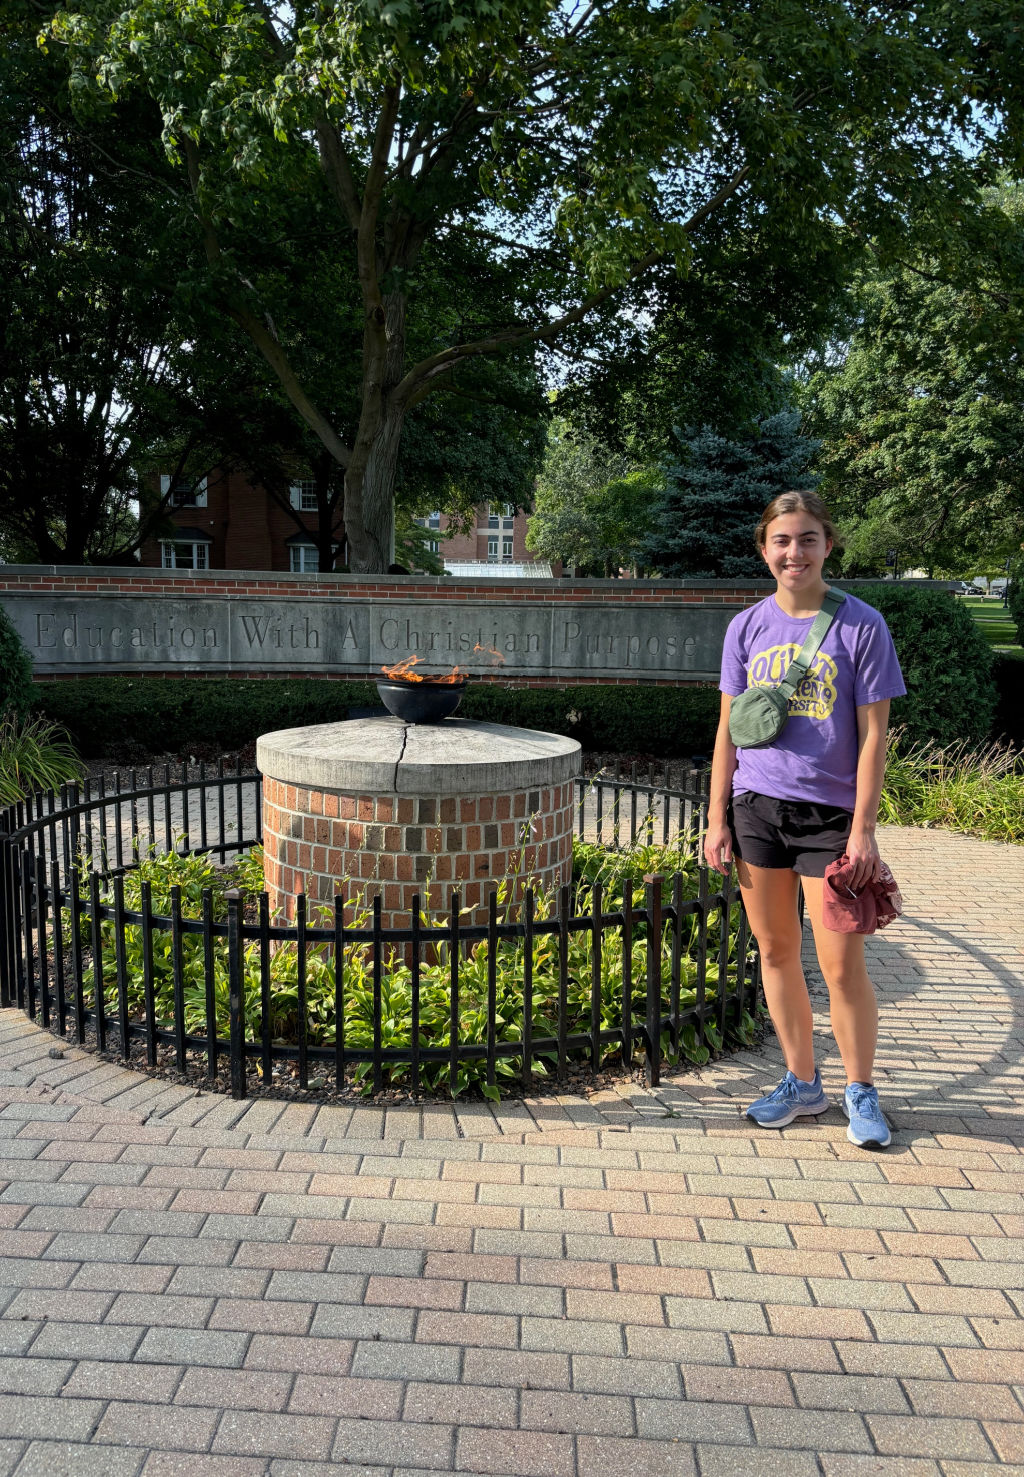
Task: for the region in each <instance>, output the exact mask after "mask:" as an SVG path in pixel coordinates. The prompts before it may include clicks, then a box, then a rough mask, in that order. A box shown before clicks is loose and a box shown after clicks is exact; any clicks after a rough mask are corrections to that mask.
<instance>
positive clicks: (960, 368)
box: [805, 187, 1024, 574]
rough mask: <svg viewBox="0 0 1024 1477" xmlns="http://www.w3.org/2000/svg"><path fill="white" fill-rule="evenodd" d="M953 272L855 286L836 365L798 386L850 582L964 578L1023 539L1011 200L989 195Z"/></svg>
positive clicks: (1019, 331)
mask: <svg viewBox="0 0 1024 1477" xmlns="http://www.w3.org/2000/svg"><path fill="white" fill-rule="evenodd" d="M973 232H974V239H973V240H971V239H968V241H967V242H965V244H964V248H963V250H962V253H961V256H962V259H961V261H960V262H959V263H958V264H957V265H956V266H949V265H946V264H944V263H942V262H941V261H938V260H936V259H935V258H934V257H927V256H924V255H922V254H918V255H916V256H915V257H913V258H912V259H911V260H910V261H909V262H907V263H905V264H900V265H897V266H894V267H892V268H890V269H888V270H883V269H881V268H876V269H875V270H874V271H872V272H871V273H869V274H868V275H866V276H865V277H864V278H863V279H862V281H861V283H860V287H859V291H858V293H857V316H856V321H855V324H854V327H853V331H852V335H851V338H850V341H849V344H848V346H847V348H846V350H845V352H844V353H843V354H842V356H841V358H840V360H839V362H838V364H835V365H832V366H827V367H824V368H821V369H819V370H818V371H817V372H816V373H815V374H814V375H813V376H812V377H811V378H810V381H809V383H808V385H807V387H806V392H805V399H806V403H807V407H808V413H809V416H810V421H811V425H812V428H813V430H814V431H815V433H816V434H818V435H820V436H821V437H822V438H823V442H824V448H823V452H822V456H821V459H820V463H819V465H820V468H821V472H822V487H821V492H822V495H823V496H824V497H825V499H826V501H827V502H829V504H830V506H831V507H832V510H833V513H834V514H835V515H836V517H837V518H838V519H839V522H840V524H841V527H842V530H843V533H844V542H845V544H846V557H845V558H844V564H843V569H844V572H846V573H849V574H872V573H881V572H882V569H883V567H884V555H885V551H886V549H887V548H888V547H897V548H898V549H899V550H900V557H901V563H902V565H903V566H904V567H909V566H911V565H914V564H923V565H924V566H925V567H926V568H927V569H928V570H929V571H932V570H934V569H937V568H938V569H943V570H948V571H951V572H953V573H957V574H960V573H966V572H968V571H969V570H971V569H972V568H973V567H974V566H975V565H976V564H978V562H979V561H982V560H987V561H989V562H992V561H996V560H997V561H998V562H999V563H1001V561H1002V559H1003V557H1005V555H1007V554H1009V553H1012V552H1014V551H1015V550H1017V549H1019V548H1020V545H1021V542H1022V539H1024V357H1022V352H1021V351H1022V349H1024V291H1022V290H1021V285H1020V284H1021V280H1022V275H1024V192H1022V191H1021V189H1020V188H1019V187H1015V188H1014V189H1009V188H1006V189H1003V190H1002V191H999V192H992V193H991V194H990V195H989V196H988V197H987V199H986V202H985V205H984V207H983V208H982V209H981V210H980V211H979V212H978V216H977V219H976V221H975V222H974V224H973Z"/></svg>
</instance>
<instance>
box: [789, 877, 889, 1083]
mask: <svg viewBox="0 0 1024 1477" xmlns="http://www.w3.org/2000/svg"><path fill="white" fill-rule="evenodd" d="M803 884H804V897H805V899H806V901H807V912H808V915H809V917H810V920H811V927H812V928H813V930H814V946H815V948H816V949H817V951H818V963H819V964H820V965H821V972H822V974H823V975H824V976H825V983H826V985H828V995H829V1007H830V1011H831V1018H832V1034H833V1036H835V1038H836V1045H837V1046H838V1047H839V1055H840V1056H841V1057H842V1059H843V1066H844V1067H845V1068H846V1080H847V1081H848V1082H870V1081H871V1073H872V1071H873V1070H874V1065H875V1048H876V1047H877V1045H878V1002H877V1000H876V999H875V990H874V986H873V985H872V983H871V980H870V979H869V978H868V970H867V964H866V962H865V959H864V937H863V935H862V934H859V933H833V932H832V930H831V929H828V928H826V927H825V926H824V923H823V922H822V890H823V882H822V879H821V878H820V877H804V878H803Z"/></svg>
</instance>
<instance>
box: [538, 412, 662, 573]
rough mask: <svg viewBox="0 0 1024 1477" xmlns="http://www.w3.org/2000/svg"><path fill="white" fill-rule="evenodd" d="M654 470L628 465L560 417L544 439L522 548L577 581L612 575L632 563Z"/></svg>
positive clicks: (646, 517)
mask: <svg viewBox="0 0 1024 1477" xmlns="http://www.w3.org/2000/svg"><path fill="white" fill-rule="evenodd" d="M659 480H660V479H659V476H658V472H657V469H656V468H651V469H646V468H642V467H636V466H631V464H630V462H629V460H628V458H626V457H625V456H623V455H622V454H621V453H618V452H614V451H611V450H610V449H609V448H608V447H607V446H605V445H604V444H603V443H602V442H601V441H600V440H598V438H597V437H596V436H592V435H591V434H590V433H589V432H588V431H586V430H583V429H581V428H580V427H578V426H573V425H572V424H571V423H570V422H569V421H567V420H566V419H565V418H564V417H560V418H559V419H558V420H556V421H554V422H553V423H552V425H551V427H550V429H549V432H548V444H547V451H546V453H545V456H544V461H543V464H542V466H541V469H540V473H539V475H538V477H537V482H536V491H535V493H534V500H533V509H534V511H533V517H532V518H531V519H530V526H529V531H528V533H527V539H526V542H527V546H528V547H529V548H531V549H534V550H536V552H537V553H538V554H541V555H542V556H543V557H544V558H545V559H550V560H560V561H561V562H562V563H563V564H565V565H567V566H569V567H571V568H573V569H574V570H575V571H576V573H577V574H578V575H588V574H592V575H597V576H601V575H612V574H614V573H616V572H617V571H618V568H619V566H620V565H626V566H632V565H634V564H635V563H636V562H637V557H638V551H639V550H640V548H641V547H642V546H643V544H644V541H645V537H646V535H647V533H648V528H649V524H650V519H651V511H652V503H653V501H654V499H655V498H656V496H657V491H658V485H659Z"/></svg>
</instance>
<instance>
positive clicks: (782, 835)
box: [729, 790, 853, 877]
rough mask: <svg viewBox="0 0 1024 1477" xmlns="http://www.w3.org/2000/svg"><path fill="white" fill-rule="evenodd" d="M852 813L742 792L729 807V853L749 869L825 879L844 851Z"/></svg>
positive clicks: (802, 801)
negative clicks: (731, 851)
mask: <svg viewBox="0 0 1024 1477" xmlns="http://www.w3.org/2000/svg"><path fill="white" fill-rule="evenodd" d="M852 823H853V812H852V811H850V810H840V809H838V808H837V807H836V806H834V805H814V804H812V803H811V802H810V801H809V800H775V799H773V798H772V796H771V795H755V794H754V793H753V792H752V791H750V790H747V791H744V792H743V793H742V794H740V795H734V796H733V798H732V804H731V805H730V806H729V829H730V830H731V831H732V844H733V852H734V854H735V855H736V856H738V857H740V858H741V859H742V860H743V861H745V862H747V863H749V865H750V866H752V867H776V868H779V869H782V868H784V867H785V868H789V870H790V871H793V872H798V873H799V874H800V876H801V877H824V875H825V868H826V867H827V866H828V864H829V862H834V861H835V860H836V859H837V858H838V857H841V856H842V855H843V852H844V851H845V850H846V842H847V838H848V837H849V835H850V826H851V825H852Z"/></svg>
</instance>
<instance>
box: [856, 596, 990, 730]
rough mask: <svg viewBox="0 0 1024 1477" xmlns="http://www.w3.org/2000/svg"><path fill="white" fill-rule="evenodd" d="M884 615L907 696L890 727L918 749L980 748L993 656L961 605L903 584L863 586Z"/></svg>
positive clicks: (894, 709) (897, 703)
mask: <svg viewBox="0 0 1024 1477" xmlns="http://www.w3.org/2000/svg"><path fill="white" fill-rule="evenodd" d="M856 593H857V595H858V596H859V597H860V598H861V599H862V600H865V601H867V603H868V604H869V605H873V606H874V607H875V609H876V610H880V611H881V612H882V614H883V615H884V616H885V619H886V621H887V622H888V625H889V630H890V631H891V632H892V637H893V640H894V641H895V643H896V651H897V653H898V655H899V659H900V666H901V667H902V668H903V678H904V681H905V682H906V685H907V696H906V697H903V698H897V699H896V700H895V702H894V703H893V705H892V725H893V727H894V728H897V727H898V728H901V729H902V731H903V736H904V742H905V743H906V744H908V745H913V744H928V743H934V744H940V745H941V744H952V743H956V742H964V743H967V744H980V743H983V742H984V740H985V739H987V738H988V737H989V735H990V733H991V732H992V721H993V718H994V716H995V709H996V697H997V694H996V684H995V681H994V679H993V675H992V653H991V652H990V650H989V648H988V644H987V642H986V641H985V638H984V636H983V635H982V634H981V631H980V630H979V629H978V626H977V625H976V623H975V622H974V620H973V618H972V617H971V614H970V611H969V610H967V609H966V607H965V606H964V605H963V603H962V602H961V601H958V600H956V599H954V597H953V596H952V595H951V594H949V593H947V592H946V591H944V590H933V589H914V588H913V587H912V586H910V585H905V584H878V585H865V586H858V588H857V591H856Z"/></svg>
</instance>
